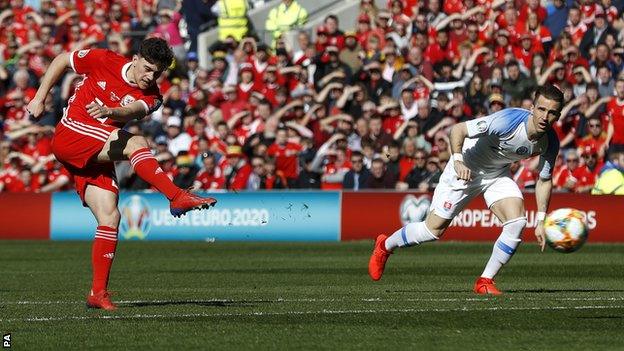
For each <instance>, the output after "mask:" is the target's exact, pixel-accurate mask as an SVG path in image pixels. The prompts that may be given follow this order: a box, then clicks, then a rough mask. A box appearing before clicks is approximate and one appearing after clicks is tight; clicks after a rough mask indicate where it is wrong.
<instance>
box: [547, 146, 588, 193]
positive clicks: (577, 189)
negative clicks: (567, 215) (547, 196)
mask: <svg viewBox="0 0 624 351" xmlns="http://www.w3.org/2000/svg"><path fill="white" fill-rule="evenodd" d="M594 181H595V179H594V175H593V174H592V172H590V170H589V169H588V168H587V166H586V165H581V164H580V159H579V156H578V153H577V152H576V150H573V149H570V150H567V151H566V153H565V166H564V167H562V168H561V169H560V170H559V172H557V173H556V174H553V183H554V185H555V188H556V189H557V190H561V191H568V192H573V193H586V192H589V191H590V190H591V189H592V188H593V186H594Z"/></svg>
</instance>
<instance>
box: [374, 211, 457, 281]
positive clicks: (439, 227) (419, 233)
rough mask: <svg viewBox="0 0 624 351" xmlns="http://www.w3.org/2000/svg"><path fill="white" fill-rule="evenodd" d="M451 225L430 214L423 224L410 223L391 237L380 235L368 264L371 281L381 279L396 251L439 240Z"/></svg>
mask: <svg viewBox="0 0 624 351" xmlns="http://www.w3.org/2000/svg"><path fill="white" fill-rule="evenodd" d="M450 223H451V220H450V219H446V218H442V217H440V216H438V215H436V214H435V213H433V212H429V214H428V215H427V218H426V219H425V220H424V221H423V222H417V223H409V224H407V225H406V226H404V227H402V228H401V229H399V230H397V231H395V232H394V233H393V234H392V235H390V236H387V235H383V234H382V235H379V236H378V237H377V239H376V240H375V248H374V249H373V253H372V255H371V257H370V260H369V262H368V274H369V275H370V277H371V279H373V280H379V279H381V276H382V275H383V272H384V269H385V267H386V262H387V261H388V257H390V255H391V254H392V252H393V251H394V249H396V248H398V247H410V246H414V245H420V244H422V243H425V242H428V241H434V240H438V239H439V238H440V236H441V235H442V233H444V230H445V229H446V228H447V227H448V225H449V224H450Z"/></svg>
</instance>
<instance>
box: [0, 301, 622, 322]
mask: <svg viewBox="0 0 624 351" xmlns="http://www.w3.org/2000/svg"><path fill="white" fill-rule="evenodd" d="M620 308H624V305H619V306H550V307H487V308H455V309H451V308H406V309H382V310H370V309H368V310H320V311H288V312H246V313H245V312H241V313H215V314H210V313H188V314H170V315H167V314H133V315H126V316H110V315H109V316H63V317H28V318H12V319H0V322H4V323H12V322H60V321H70V320H98V319H104V320H125V319H163V318H192V317H204V318H216V317H264V316H268V317H271V316H288V315H334V314H335V315H344V314H371V313H423V312H442V313H444V312H480V311H481V312H482V311H549V310H595V309H620Z"/></svg>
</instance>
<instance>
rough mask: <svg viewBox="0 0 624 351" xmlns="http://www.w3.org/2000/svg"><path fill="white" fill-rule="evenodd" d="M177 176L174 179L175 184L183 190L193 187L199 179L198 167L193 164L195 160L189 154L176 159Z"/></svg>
mask: <svg viewBox="0 0 624 351" xmlns="http://www.w3.org/2000/svg"><path fill="white" fill-rule="evenodd" d="M176 166H177V174H176V175H175V177H174V178H173V183H174V184H175V185H177V186H178V187H180V188H182V189H188V188H190V187H192V186H193V184H194V182H195V178H196V177H197V172H198V169H197V166H195V164H194V163H193V158H192V157H191V156H189V155H188V154H184V155H179V156H178V157H176Z"/></svg>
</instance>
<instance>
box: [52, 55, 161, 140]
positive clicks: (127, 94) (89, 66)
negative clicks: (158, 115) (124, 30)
mask: <svg viewBox="0 0 624 351" xmlns="http://www.w3.org/2000/svg"><path fill="white" fill-rule="evenodd" d="M70 63H71V66H72V69H73V70H74V71H75V72H76V73H78V74H83V75H84V76H85V77H84V79H83V80H82V82H80V83H78V84H77V86H76V90H75V92H74V95H73V96H72V97H71V98H69V101H68V106H67V108H66V109H65V113H64V114H63V119H64V120H66V119H71V120H73V121H75V122H73V123H71V122H70V123H69V124H71V125H72V127H70V129H74V128H78V129H80V128H82V127H80V122H81V121H82V122H87V123H93V119H94V118H93V117H91V116H90V115H89V113H88V112H87V109H86V106H87V105H89V104H90V103H92V102H95V103H98V104H100V105H102V106H107V107H111V108H114V107H118V106H126V105H129V104H131V103H133V102H135V101H140V102H141V103H143V106H144V107H145V112H146V114H148V113H151V112H153V111H155V110H157V109H158V108H159V107H160V104H161V103H162V96H161V95H160V92H159V90H158V87H157V86H156V85H153V86H151V87H150V88H148V89H146V90H141V89H140V88H139V87H138V86H137V85H136V84H134V83H132V82H131V81H130V79H129V78H128V76H127V74H128V69H129V68H130V65H131V64H132V62H130V61H129V60H127V59H126V58H124V57H123V56H121V55H118V54H116V53H114V52H113V51H110V50H105V49H90V50H80V51H74V52H72V53H71V54H70ZM97 120H98V121H99V122H100V123H102V124H108V125H113V126H116V127H119V128H121V127H123V125H124V124H125V123H124V122H118V121H114V120H111V119H108V118H98V119H97ZM64 124H65V125H66V126H67V124H68V123H67V122H65V123H64ZM76 126H78V127H76ZM84 132H86V131H84Z"/></svg>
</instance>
